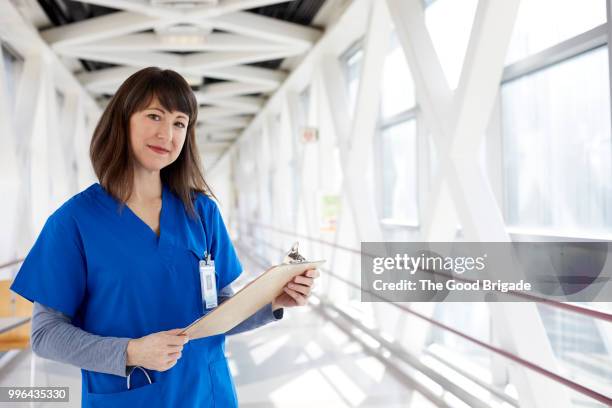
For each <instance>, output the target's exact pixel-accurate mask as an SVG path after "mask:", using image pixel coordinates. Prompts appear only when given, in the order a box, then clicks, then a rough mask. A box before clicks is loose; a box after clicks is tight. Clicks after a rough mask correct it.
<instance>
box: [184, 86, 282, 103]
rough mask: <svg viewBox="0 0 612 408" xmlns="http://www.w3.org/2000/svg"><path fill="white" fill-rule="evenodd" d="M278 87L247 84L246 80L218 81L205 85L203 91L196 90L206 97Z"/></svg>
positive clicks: (260, 91) (247, 92)
mask: <svg viewBox="0 0 612 408" xmlns="http://www.w3.org/2000/svg"><path fill="white" fill-rule="evenodd" d="M274 89H276V87H273V86H269V85H258V84H245V83H244V82H218V83H215V84H211V85H205V86H204V87H203V88H202V90H201V91H199V92H196V97H197V95H198V94H200V95H201V96H202V97H203V98H204V99H205V98H225V97H228V96H238V95H249V94H255V93H262V92H270V91H273V90H274Z"/></svg>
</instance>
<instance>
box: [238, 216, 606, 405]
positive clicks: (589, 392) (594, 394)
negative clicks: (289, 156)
mask: <svg viewBox="0 0 612 408" xmlns="http://www.w3.org/2000/svg"><path fill="white" fill-rule="evenodd" d="M247 222H249V223H252V224H258V225H259V226H262V227H266V228H268V229H271V230H275V231H277V232H281V233H284V234H287V235H291V236H294V237H299V238H304V239H309V240H311V241H315V242H319V243H322V244H325V245H330V246H332V247H336V248H340V249H344V250H347V251H350V252H354V253H357V254H360V255H361V251H358V250H355V249H353V248H349V247H342V246H340V245H336V244H334V243H331V242H327V241H325V240H321V239H318V238H311V237H307V236H304V235H301V234H295V233H292V232H288V231H284V230H281V229H278V228H276V227H272V226H266V225H264V224H260V223H256V222H253V221H247ZM260 242H263V243H264V244H266V245H267V246H269V247H270V248H273V249H275V250H277V251H279V253H284V252H285V250H284V249H282V248H278V247H275V246H274V245H271V244H270V243H268V242H264V241H260ZM320 269H321V270H322V271H324V272H325V273H326V274H328V275H329V276H331V277H333V278H334V279H336V280H338V281H340V282H343V283H345V284H346V285H348V286H351V287H353V288H355V289H358V290H360V291H361V290H363V289H362V287H361V286H360V285H357V284H356V283H354V282H351V281H350V280H348V279H345V278H343V277H341V276H339V275H337V274H335V273H333V272H332V271H331V270H329V269H326V268H320ZM366 291H367V290H366ZM367 292H368V293H369V294H371V295H372V296H374V297H377V298H379V299H381V300H383V301H385V302H386V303H387V304H389V305H391V306H394V307H396V308H398V309H400V310H402V311H403V312H406V313H409V314H411V315H412V316H414V317H417V318H419V319H421V320H424V321H426V322H428V323H430V324H432V325H434V326H436V327H438V328H440V329H442V330H444V331H447V332H449V333H452V334H454V335H456V336H458V337H461V338H463V339H464V340H466V341H468V342H470V343H473V344H475V345H477V346H479V347H481V348H484V349H486V350H489V351H490V352H493V353H495V354H498V355H500V356H502V357H504V358H506V359H508V360H510V361H512V362H514V363H516V364H519V365H521V366H523V367H525V368H528V369H530V370H532V371H534V372H536V373H538V374H540V375H543V376H545V377H547V378H549V379H551V380H553V381H556V382H558V383H560V384H563V385H565V386H566V387H568V388H570V389H572V390H574V391H576V392H578V393H580V394H582V395H585V396H587V397H589V398H592V399H594V400H596V401H598V402H601V403H603V404H606V405H608V406H612V398H611V397H609V396H607V395H604V394H602V393H600V392H598V391H596V390H594V389H591V388H588V387H585V386H584V385H582V384H579V383H577V382H575V381H573V380H571V379H569V378H567V377H563V376H561V375H559V374H557V373H555V372H553V371H551V370H548V369H547V368H544V367H542V366H540V365H538V364H535V363H533V362H531V361H529V360H526V359H524V358H522V357H519V356H517V355H515V354H512V353H510V352H508V351H506V350H503V349H501V348H499V347H496V346H493V345H491V344H489V343H486V342H484V341H482V340H479V339H477V338H475V337H472V336H470V335H469V334H466V333H463V332H461V331H459V330H457V329H454V328H452V327H450V326H448V325H446V324H444V323H442V322H439V321H437V320H435V319H432V318H430V317H428V316H425V315H424V314H421V313H419V312H416V311H414V310H412V309H410V308H409V307H408V306H405V305H403V304H399V303H395V302H389V301H388V300H387V299H385V298H383V297H381V296H380V295H378V294H376V293H374V292H371V291H367ZM536 298H537V297H536ZM537 299H540V298H537ZM543 300H545V299H543ZM534 301H536V300H534ZM551 302H552V303H550V304H549V303H544V304H548V305H550V306H553V307H559V306H558V305H557V303H558V304H559V305H565V304H564V303H561V302H555V301H551ZM568 306H574V305H568ZM568 310H571V311H573V312H575V313H579V314H583V315H587V316H591V317H595V316H594V315H593V314H592V312H595V311H593V310H591V309H586V308H582V307H580V306H575V308H572V309H568ZM600 314H603V315H604V317H605V318H604V319H603V320H607V321H610V319H609V317H611V316H610V315H608V314H606V313H602V312H598V313H597V314H596V315H597V316H600ZM597 318H601V317H597Z"/></svg>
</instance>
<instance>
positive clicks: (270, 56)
mask: <svg viewBox="0 0 612 408" xmlns="http://www.w3.org/2000/svg"><path fill="white" fill-rule="evenodd" d="M301 53H302V51H301V50H299V49H297V50H296V49H293V50H291V49H288V48H286V49H284V50H282V51H272V52H206V53H198V54H192V55H185V56H184V57H183V61H184V67H185V69H186V70H189V71H191V72H194V73H195V72H198V73H205V72H206V71H207V70H211V69H219V68H225V67H230V66H233V65H242V64H252V63H255V62H262V61H270V60H275V59H282V58H286V57H290V56H295V55H298V54H301Z"/></svg>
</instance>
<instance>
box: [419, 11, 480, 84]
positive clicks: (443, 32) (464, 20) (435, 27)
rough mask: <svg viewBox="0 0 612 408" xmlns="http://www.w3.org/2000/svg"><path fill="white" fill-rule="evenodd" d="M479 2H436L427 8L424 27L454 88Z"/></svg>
mask: <svg viewBox="0 0 612 408" xmlns="http://www.w3.org/2000/svg"><path fill="white" fill-rule="evenodd" d="M477 5H478V0H462V1H458V0H436V1H435V2H433V3H431V4H430V5H429V6H428V7H427V8H426V9H425V24H426V25H427V29H428V30H429V35H430V36H431V40H432V41H433V44H434V47H435V48H436V52H437V53H438V57H439V58H440V63H441V64H442V69H443V70H444V74H445V75H446V79H447V81H448V85H449V86H450V87H451V89H455V88H457V85H458V84H459V76H460V75H461V67H462V66H463V59H464V57H465V52H466V50H467V46H468V42H469V39H470V32H471V29H472V23H473V21H474V15H475V14H476V6H477Z"/></svg>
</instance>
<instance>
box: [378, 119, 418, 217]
mask: <svg viewBox="0 0 612 408" xmlns="http://www.w3.org/2000/svg"><path fill="white" fill-rule="evenodd" d="M381 147H382V148H381V150H382V157H383V160H382V161H381V162H382V166H381V167H382V179H383V184H382V195H383V197H382V203H383V208H382V217H383V221H385V222H388V223H400V224H408V225H412V226H416V225H418V223H419V220H418V204H417V192H418V178H417V138H416V120H415V119H411V120H407V121H404V122H400V123H399V124H396V125H392V126H389V127H387V128H384V129H383V130H382V131H381Z"/></svg>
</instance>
